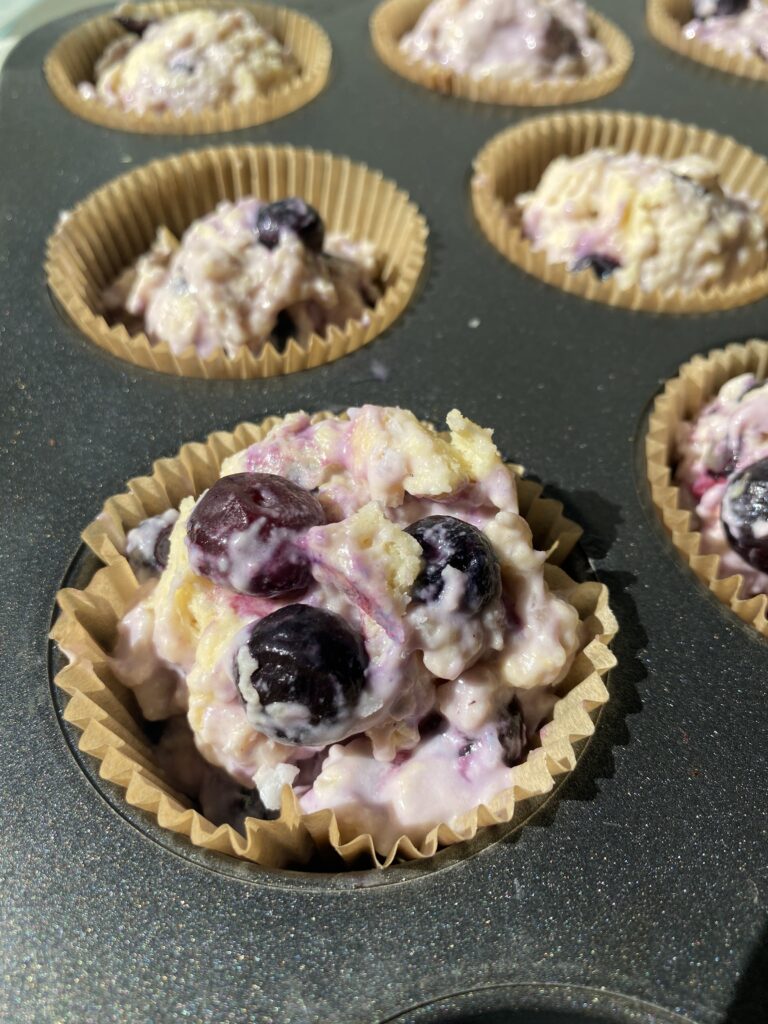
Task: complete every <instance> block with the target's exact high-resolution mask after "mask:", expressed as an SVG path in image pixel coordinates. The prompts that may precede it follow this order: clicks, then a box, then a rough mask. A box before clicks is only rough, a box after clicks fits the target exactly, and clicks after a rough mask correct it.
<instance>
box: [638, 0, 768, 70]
mask: <svg viewBox="0 0 768 1024" xmlns="http://www.w3.org/2000/svg"><path fill="white" fill-rule="evenodd" d="M692 17H693V10H692V7H691V0H648V3H647V6H646V22H647V24H648V30H649V32H650V33H651V35H652V36H653V37H654V39H656V41H657V42H659V43H661V44H662V46H666V47H667V48H668V49H670V50H674V51H675V52H676V53H679V54H680V55H681V56H683V57H688V58H689V59H690V60H695V61H696V62H697V63H699V64H706V65H707V66H708V67H710V68H716V69H717V70H718V71H725V72H727V73H728V74H731V75H740V76H741V77H742V78H751V79H754V80H756V81H760V82H768V62H766V61H764V60H761V59H760V58H759V57H744V56H742V55H741V54H734V53H730V54H729V53H726V52H725V51H723V50H718V49H716V48H715V47H714V46H712V45H711V44H709V43H704V42H702V41H701V40H699V39H686V37H685V36H684V35H683V32H682V28H683V25H684V24H685V23H686V22H687V21H690V20H691V18H692Z"/></svg>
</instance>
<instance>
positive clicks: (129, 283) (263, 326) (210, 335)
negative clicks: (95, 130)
mask: <svg viewBox="0 0 768 1024" xmlns="http://www.w3.org/2000/svg"><path fill="white" fill-rule="evenodd" d="M264 205H265V204H264V203H262V202H260V200H258V199H254V198H251V197H248V198H244V199H240V200H238V201H237V202H235V203H232V202H228V201H225V202H221V203H219V205H218V206H217V207H216V209H215V210H214V211H213V213H211V214H209V215H208V216H206V217H202V218H201V219H200V220H197V221H195V222H194V223H193V224H192V225H191V226H190V227H189V228H188V229H187V231H186V232H185V233H184V236H183V237H182V239H181V241H180V242H179V241H177V239H176V238H175V237H174V236H173V235H172V234H171V232H170V231H168V230H167V229H166V228H161V229H160V230H159V231H158V234H157V238H156V240H155V242H154V244H153V246H152V248H151V249H150V251H149V252H148V253H146V254H145V255H144V256H141V257H140V258H139V259H138V260H137V262H136V263H135V264H134V266H132V267H130V268H128V270H126V271H125V272H124V273H123V274H122V275H121V276H120V277H119V278H118V279H117V281H115V282H114V283H113V284H112V285H110V287H109V288H107V289H106V291H105V292H104V294H103V297H102V302H103V307H104V309H105V311H106V313H107V314H108V315H110V316H112V317H114V318H116V319H122V320H124V321H125V322H126V323H127V325H128V326H129V327H132V328H135V327H137V326H138V327H140V328H143V329H144V331H145V332H146V334H147V336H148V337H149V339H150V341H151V342H154V343H157V342H161V341H164V342H166V343H167V344H168V346H169V348H170V350H171V351H172V352H173V353H174V354H175V355H183V354H184V353H186V352H189V351H196V352H198V353H199V355H200V356H202V357H205V356H209V355H211V354H212V353H214V352H216V351H217V350H220V349H223V350H224V352H225V353H226V355H227V356H229V357H230V358H231V357H233V356H235V355H237V354H238V352H240V351H241V350H242V349H249V350H250V351H251V352H253V353H254V354H258V353H259V352H260V351H261V349H262V348H263V347H264V345H265V344H266V342H267V341H269V340H270V339H272V338H274V337H275V332H277V331H280V327H281V323H282V318H284V317H287V318H288V321H287V322H288V328H287V330H286V331H284V332H283V337H282V338H280V339H276V341H282V342H284V341H285V335H286V334H287V335H290V336H291V337H294V338H296V340H297V341H299V342H302V343H303V342H306V341H307V339H308V338H309V336H310V335H311V334H312V333H314V332H318V333H321V334H322V333H323V331H325V329H326V328H327V327H329V326H330V325H333V324H335V325H338V326H340V327H343V326H344V324H345V323H346V322H347V321H348V320H350V319H364V318H365V317H366V316H367V311H368V309H369V308H370V307H372V306H373V305H375V304H376V302H377V300H378V299H379V297H380V296H381V289H380V287H379V285H378V283H377V281H378V275H379V270H380V260H379V258H378V256H377V254H376V252H375V250H374V248H373V246H372V245H371V243H370V242H365V241H361V242H355V241H352V240H351V239H349V238H346V237H344V236H341V235H330V236H328V237H327V238H326V239H325V248H324V251H323V252H319V253H318V252H314V251H312V250H311V249H309V248H307V246H305V245H304V243H303V242H302V241H301V239H300V238H299V237H298V236H297V235H296V234H294V233H293V232H292V231H290V230H285V231H283V232H282V233H281V235H280V242H279V244H278V245H277V246H276V247H275V248H273V249H269V248H267V247H266V246H264V245H262V244H261V243H260V242H259V238H258V234H257V232H256V230H255V224H256V217H257V214H258V211H259V210H260V209H261V208H262V207H263V206H264Z"/></svg>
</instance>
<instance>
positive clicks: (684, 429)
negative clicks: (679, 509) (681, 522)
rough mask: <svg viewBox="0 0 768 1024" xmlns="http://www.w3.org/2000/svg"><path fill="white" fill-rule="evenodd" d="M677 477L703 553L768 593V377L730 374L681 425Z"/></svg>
mask: <svg viewBox="0 0 768 1024" xmlns="http://www.w3.org/2000/svg"><path fill="white" fill-rule="evenodd" d="M677 454H678V457H679V460H680V461H679V463H678V465H677V469H676V473H675V477H676V479H677V481H678V482H679V483H680V484H681V485H682V487H683V493H684V495H685V497H686V498H687V501H688V503H689V504H690V507H692V508H695V511H696V520H697V524H696V525H697V528H698V529H700V530H701V548H700V551H701V553H702V554H707V555H708V554H716V555H719V556H720V573H719V575H720V577H721V578H722V577H725V576H733V575H734V574H736V573H739V574H740V575H742V576H743V577H744V583H743V585H742V588H741V592H740V596H741V597H743V598H746V597H752V596H753V595H755V594H765V593H768V384H764V383H760V382H758V381H757V380H756V379H755V377H754V376H753V375H752V374H751V373H744V374H741V376H739V377H734V378H733V380H729V381H727V382H726V383H725V384H724V385H723V386H722V387H721V388H720V391H719V393H718V395H717V397H716V398H715V399H714V401H712V402H710V403H709V405H707V406H706V407H705V408H704V409H703V410H702V411H701V413H700V414H699V416H698V417H697V419H696V420H694V421H693V422H692V423H683V424H681V426H680V431H679V436H678V443H677Z"/></svg>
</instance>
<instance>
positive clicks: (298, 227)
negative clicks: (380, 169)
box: [256, 197, 325, 252]
mask: <svg viewBox="0 0 768 1024" xmlns="http://www.w3.org/2000/svg"><path fill="white" fill-rule="evenodd" d="M281 231H292V232H293V233H294V234H295V235H298V237H299V238H300V239H301V241H302V242H303V243H304V245H305V246H306V247H307V249H311V250H312V252H322V251H323V242H324V240H325V225H324V224H323V221H322V219H321V217H320V214H319V213H318V212H317V210H316V209H315V208H314V207H313V206H310V205H309V203H305V202H304V200H303V199H297V198H295V197H292V198H290V199H279V200H278V201H277V202H275V203H268V204H267V205H266V206H262V207H261V209H260V210H259V212H258V213H257V214H256V233H257V234H258V236H259V242H261V244H262V245H264V246H266V247H267V249H274V248H275V246H276V245H277V244H278V242H279V241H280V232H281Z"/></svg>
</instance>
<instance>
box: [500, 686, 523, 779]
mask: <svg viewBox="0 0 768 1024" xmlns="http://www.w3.org/2000/svg"><path fill="white" fill-rule="evenodd" d="M499 743H500V744H501V749H502V759H503V761H504V764H505V765H506V766H507V767H508V768H514V766H515V765H516V764H520V762H521V761H522V760H523V755H524V754H525V751H526V747H527V744H528V735H527V732H526V728H525V722H524V721H523V714H522V711H521V710H520V705H519V703H518V701H517V698H516V697H513V698H512V701H511V702H510V704H508V705H507V708H506V709H505V712H504V720H503V722H502V724H501V725H500V726H499Z"/></svg>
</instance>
